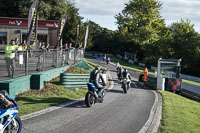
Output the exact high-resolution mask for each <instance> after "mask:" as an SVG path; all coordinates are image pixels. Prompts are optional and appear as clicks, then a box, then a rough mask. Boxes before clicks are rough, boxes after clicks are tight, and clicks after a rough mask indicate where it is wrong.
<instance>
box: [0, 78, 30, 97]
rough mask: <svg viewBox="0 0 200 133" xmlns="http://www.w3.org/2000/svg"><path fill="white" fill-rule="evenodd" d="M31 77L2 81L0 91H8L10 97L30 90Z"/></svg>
mask: <svg viewBox="0 0 200 133" xmlns="http://www.w3.org/2000/svg"><path fill="white" fill-rule="evenodd" d="M30 77H31V76H30V75H28V76H22V77H17V78H13V79H9V80H4V81H0V90H6V91H7V92H8V94H9V96H10V97H12V98H15V96H16V95H17V94H19V93H22V92H24V91H27V90H29V89H30Z"/></svg>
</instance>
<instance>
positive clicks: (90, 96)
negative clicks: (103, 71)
mask: <svg viewBox="0 0 200 133" xmlns="http://www.w3.org/2000/svg"><path fill="white" fill-rule="evenodd" d="M94 99H95V98H94V96H93V93H92V92H90V91H88V92H87V93H86V95H85V104H86V106H87V107H91V106H92V104H93V103H94Z"/></svg>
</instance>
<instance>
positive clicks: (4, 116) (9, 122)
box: [0, 96, 22, 133]
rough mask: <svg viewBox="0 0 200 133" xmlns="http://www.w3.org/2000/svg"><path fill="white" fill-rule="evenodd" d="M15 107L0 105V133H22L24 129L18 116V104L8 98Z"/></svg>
mask: <svg viewBox="0 0 200 133" xmlns="http://www.w3.org/2000/svg"><path fill="white" fill-rule="evenodd" d="M6 98H7V99H8V100H10V101H11V102H12V103H13V105H11V106H10V107H9V108H8V107H5V105H2V104H1V105H0V108H1V112H0V133H20V132H21V128H22V122H21V119H20V118H19V117H18V116H17V114H18V109H19V108H18V104H17V102H16V101H15V100H14V99H12V98H11V97H9V96H6Z"/></svg>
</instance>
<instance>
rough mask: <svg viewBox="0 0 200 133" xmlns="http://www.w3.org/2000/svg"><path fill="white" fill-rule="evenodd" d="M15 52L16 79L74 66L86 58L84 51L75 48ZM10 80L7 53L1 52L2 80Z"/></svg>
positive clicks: (0, 75)
mask: <svg viewBox="0 0 200 133" xmlns="http://www.w3.org/2000/svg"><path fill="white" fill-rule="evenodd" d="M14 52H15V55H16V56H15V73H14V77H18V76H24V75H28V74H32V73H36V72H39V71H45V70H49V69H53V68H55V67H62V66H65V65H72V64H74V63H76V62H78V61H79V60H82V59H83V58H84V50H83V49H75V48H72V49H71V50H69V51H66V50H58V49H52V50H43V49H39V50H31V51H14ZM9 78H11V77H8V72H7V65H6V61H5V51H0V80H6V79H9Z"/></svg>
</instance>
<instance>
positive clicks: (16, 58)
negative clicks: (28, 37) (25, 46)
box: [15, 37, 20, 62]
mask: <svg viewBox="0 0 200 133" xmlns="http://www.w3.org/2000/svg"><path fill="white" fill-rule="evenodd" d="M15 45H16V46H19V45H20V43H19V39H18V38H17V37H16V38H15ZM17 61H19V60H18V53H17V52H16V53H15V62H17Z"/></svg>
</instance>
